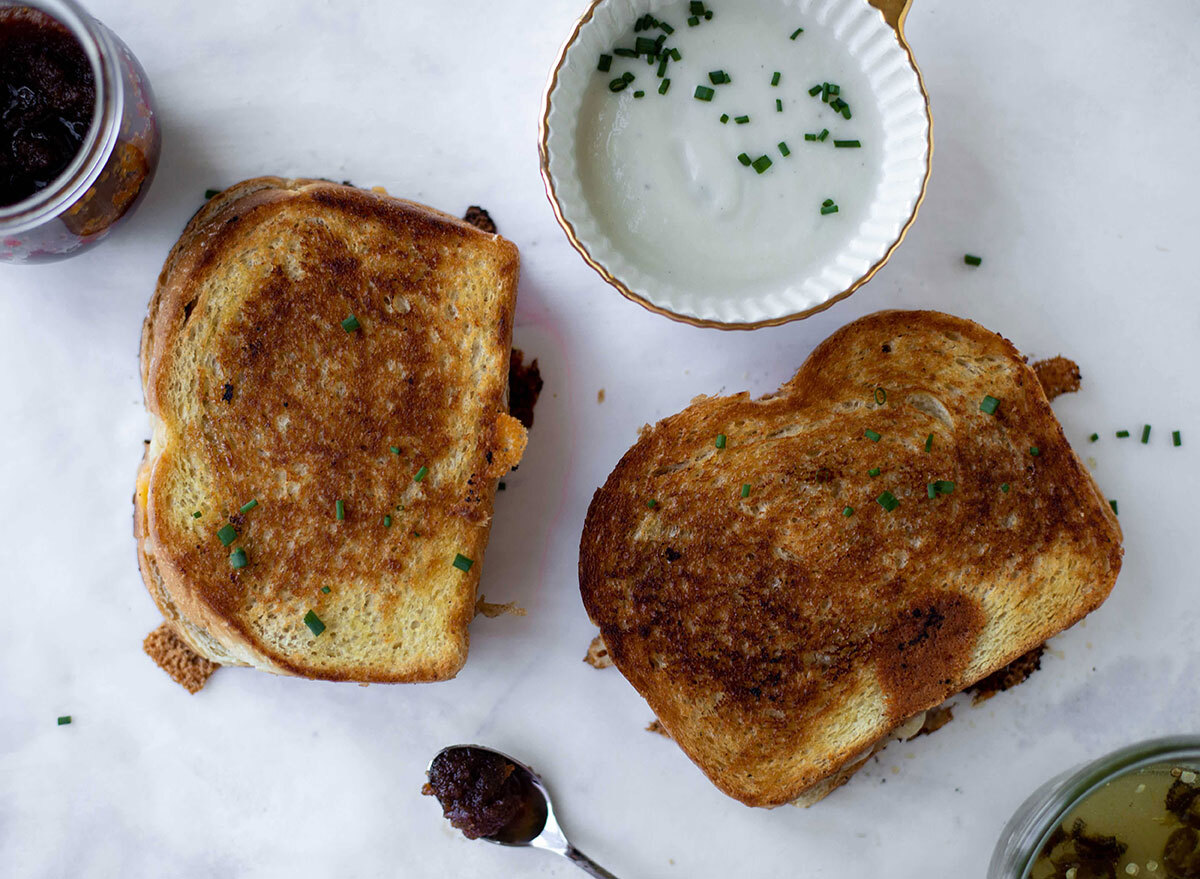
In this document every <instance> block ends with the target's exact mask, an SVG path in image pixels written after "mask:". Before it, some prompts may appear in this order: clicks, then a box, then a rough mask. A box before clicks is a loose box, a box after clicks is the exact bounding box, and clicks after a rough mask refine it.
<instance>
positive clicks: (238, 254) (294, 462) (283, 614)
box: [135, 177, 525, 682]
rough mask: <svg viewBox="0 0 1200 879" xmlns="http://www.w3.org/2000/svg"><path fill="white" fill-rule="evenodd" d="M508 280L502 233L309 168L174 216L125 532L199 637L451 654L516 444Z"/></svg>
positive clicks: (273, 657)
mask: <svg viewBox="0 0 1200 879" xmlns="http://www.w3.org/2000/svg"><path fill="white" fill-rule="evenodd" d="M517 274H518V255H517V249H516V247H514V246H513V245H512V244H511V243H509V242H508V241H506V240H504V239H503V238H500V237H498V236H496V235H489V234H486V233H484V232H481V231H479V230H478V229H475V228H473V227H472V226H470V225H468V224H467V223H465V222H463V221H461V220H458V219H456V218H454V217H451V216H449V215H447V214H443V213H441V212H440V211H435V210H433V209H431V208H427V207H424V206H422V205H417V204H414V203H412V202H406V201H402V200H400V199H394V198H389V197H387V196H386V195H381V194H376V193H374V192H366V191H363V190H359V189H355V188H353V187H350V186H345V185H339V184H335V183H329V182H324V181H315V180H283V179H280V178H276V177H263V178H258V179H255V180H248V181H245V182H243V183H240V184H238V185H236V186H234V187H232V188H230V189H228V190H226V191H225V192H222V193H220V194H219V195H217V196H215V197H214V198H212V199H211V200H210V201H209V202H208V203H207V204H205V206H204V207H203V208H201V210H200V211H199V213H198V214H197V215H196V216H195V217H193V218H192V220H191V221H190V222H189V223H188V226H187V228H186V229H185V230H184V232H183V235H182V237H181V238H180V240H179V242H178V243H177V244H176V245H175V247H174V248H173V249H172V251H171V253H170V255H169V256H168V258H167V261H166V265H165V266H164V268H163V272H162V275H161V276H160V278H159V283H158V288H157V290H156V291H155V294H154V297H153V299H152V300H151V303H150V308H149V316H148V317H147V320H146V323H145V328H144V331H143V336H142V379H143V385H144V388H145V394H146V407H147V409H148V410H149V413H150V416H151V421H152V424H153V439H152V441H151V445H150V447H149V449H148V450H147V453H146V456H145V459H144V461H143V465H142V468H141V470H140V472H139V477H138V490H137V492H136V495H135V531H136V534H137V538H138V556H139V561H140V564H141V569H142V574H143V577H144V579H145V581H146V585H147V587H148V589H149V590H150V593H151V595H152V596H153V597H154V599H155V601H156V602H157V604H158V606H159V608H160V609H161V610H162V612H163V614H164V616H165V617H166V618H167V621H168V622H169V623H170V624H171V626H172V628H173V629H174V630H175V632H176V633H178V635H179V636H180V637H182V638H183V639H184V640H185V641H187V643H188V644H189V646H191V647H192V648H193V649H194V650H196V652H197V653H199V654H200V655H201V656H204V657H206V658H207V659H210V660H212V661H214V662H218V663H222V664H232V665H238V664H241V665H253V666H256V667H258V668H261V669H264V670H267V671H272V672H276V673H279V674H290V675H300V676H305V677H314V678H324V679H328V680H353V681H360V682H368V681H370V682H374V681H379V682H398V681H433V680H442V679H445V678H449V677H452V676H453V675H454V674H455V673H456V672H457V671H458V669H459V668H460V667H461V666H462V664H463V662H464V660H465V659H466V655H467V646H468V635H467V625H468V623H469V622H470V621H471V618H472V616H473V615H474V612H475V596H476V588H477V584H478V581H479V573H480V570H481V568H482V563H483V557H484V548H485V546H486V544H487V538H488V532H489V529H490V526H491V517H492V502H493V498H494V493H495V487H496V480H497V478H498V477H499V476H501V475H503V474H504V473H505V472H507V470H508V469H509V468H510V467H511V466H512V465H514V464H515V463H516V462H517V461H518V460H519V458H520V455H521V452H522V450H523V448H524V443H525V431H524V428H522V427H521V425H520V424H519V423H518V422H517V421H516V420H515V419H513V418H511V417H510V416H509V415H508V414H507V397H506V394H507V377H508V361H509V351H510V347H511V334H512V319H513V308H514V304H515V299H516V291H517ZM251 501H255V502H256V504H255V505H253V506H252V508H248V509H244V508H243V507H244V506H245V505H247V504H248V503H249V502H251ZM339 508H340V510H341V513H342V514H343V515H342V517H341V518H340V519H339V516H338V510H339ZM196 514H199V515H198V516H197V515H196ZM224 526H229V527H230V528H231V529H232V533H233V534H234V535H235V539H234V540H233V541H232V542H231V543H230V545H229V546H225V545H223V542H222V540H221V539H219V537H218V530H219V529H221V528H222V527H224ZM238 550H242V551H243V552H244V554H245V560H246V562H247V563H246V565H245V566H243V567H236V566H235V565H234V564H232V562H233V561H236V560H238V559H234V558H233V557H231V553H236V552H237V551H238ZM310 614H311V616H309V615H310ZM306 617H307V618H308V620H309V623H306V622H305V620H306Z"/></svg>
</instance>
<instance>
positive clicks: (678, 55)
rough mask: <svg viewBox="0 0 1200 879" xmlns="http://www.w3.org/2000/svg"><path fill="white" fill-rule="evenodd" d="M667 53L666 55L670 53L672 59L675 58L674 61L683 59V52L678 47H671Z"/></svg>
mask: <svg viewBox="0 0 1200 879" xmlns="http://www.w3.org/2000/svg"><path fill="white" fill-rule="evenodd" d="M667 54H668V55H670V56H671V58H672V59H673V60H675V61H682V60H683V53H682V52H680V51H679V50H678V49H672V50H671V51H670V52H668V53H667Z"/></svg>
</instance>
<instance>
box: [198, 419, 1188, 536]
mask: <svg viewBox="0 0 1200 879" xmlns="http://www.w3.org/2000/svg"><path fill="white" fill-rule="evenodd" d="M1175 435H1176V436H1178V435H1179V431H1175ZM1175 445H1179V443H1175ZM192 518H193V519H199V518H200V511H199V510H196V512H194V513H192Z"/></svg>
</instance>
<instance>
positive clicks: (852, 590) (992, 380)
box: [579, 311, 1122, 806]
mask: <svg viewBox="0 0 1200 879" xmlns="http://www.w3.org/2000/svg"><path fill="white" fill-rule="evenodd" d="M988 397H991V398H994V399H996V400H997V401H998V404H997V407H996V409H995V412H994V413H993V414H989V413H988V412H986V411H981V408H980V407H981V403H983V402H984V400H985V399H986V398H988ZM990 407H991V404H990V402H989V403H988V404H987V406H985V407H984V408H990ZM719 435H723V436H724V437H726V439H725V440H723V441H721V442H718V436H719ZM719 446H723V448H722V447H719ZM1034 450H1036V451H1034ZM875 468H878V475H876V476H872V475H871V472H872V471H873V470H874V469H875ZM939 482H940V483H942V484H941V485H937V483H939ZM950 482H953V483H954V485H953V487H952V488H951V486H950V485H949V483H950ZM931 484H934V488H933V489H930V487H929V486H930V485H931ZM744 486H748V488H745V489H744V488H743V487H744ZM930 491H933V493H934V495H935V496H934V497H930V496H929V494H930ZM885 492H888V493H889V494H888V495H885V494H884V493H885ZM879 498H882V499H883V502H882V503H881V502H880V501H879V500H877V499H879ZM891 498H894V500H895V502H896V504H897V505H896V506H895V507H894V509H891V510H890V511H889V510H888V509H887V508H885V504H886V505H887V506H888V507H891V506H892V501H891ZM1121 553H1122V550H1121V532H1120V529H1119V528H1118V526H1117V522H1116V519H1115V518H1114V516H1113V513H1112V510H1111V509H1110V508H1109V506H1108V504H1107V503H1105V501H1104V498H1103V497H1102V496H1101V494H1100V492H1099V490H1098V489H1097V488H1096V486H1095V484H1094V483H1093V481H1092V479H1091V477H1090V476H1089V475H1088V473H1087V471H1086V470H1085V469H1084V468H1083V466H1082V465H1081V464H1080V462H1079V460H1078V459H1077V458H1076V456H1075V454H1074V453H1073V452H1072V451H1071V448H1070V446H1069V445H1068V444H1067V441H1066V439H1065V438H1064V436H1063V432H1062V429H1061V427H1060V426H1059V424H1058V422H1057V421H1056V420H1055V418H1054V414H1053V413H1052V412H1051V410H1050V406H1049V404H1048V403H1047V401H1046V396H1045V394H1044V393H1043V392H1042V388H1041V386H1040V385H1039V383H1038V380H1037V377H1036V376H1035V375H1034V374H1033V372H1032V371H1031V370H1030V368H1029V367H1028V366H1026V365H1025V363H1024V361H1023V360H1022V358H1021V355H1020V354H1019V353H1018V352H1017V350H1016V349H1015V348H1014V347H1013V346H1012V345H1011V344H1010V343H1009V342H1008V341H1006V340H1005V339H1003V338H1001V337H1000V336H998V335H995V334H993V333H990V332H988V331H986V330H984V329H983V328H982V327H980V326H978V325H977V324H974V323H972V322H970V321H967V320H962V319H959V318H955V317H951V316H949V315H945V314H939V313H936V312H900V311H892V312H881V313H878V314H874V315H871V316H868V317H865V318H863V319H861V320H858V321H855V322H854V323H852V324H850V325H849V326H847V327H845V328H843V329H842V330H840V331H838V332H837V333H835V334H834V335H833V336H831V337H830V338H829V339H827V340H826V341H825V342H824V343H822V344H821V345H820V346H818V348H817V349H816V350H815V351H814V352H813V354H812V356H811V357H809V359H808V361H807V362H806V363H805V364H804V366H802V367H801V369H800V370H799V372H797V373H796V375H795V377H794V378H792V380H791V381H789V382H788V383H787V384H785V385H784V386H783V387H782V388H780V390H779V391H778V392H777V393H775V394H772V395H769V396H767V397H763V398H761V399H758V400H751V399H750V397H749V396H748V395H747V394H744V393H743V394H738V395H735V396H730V397H700V398H698V399H697V400H695V401H694V402H693V403H692V405H691V406H689V407H688V408H687V409H685V410H684V411H683V412H680V413H679V414H678V415H674V416H671V417H670V418H667V419H664V420H663V421H661V422H659V423H658V424H657V425H655V426H654V427H653V428H648V429H647V430H645V431H644V432H643V434H642V437H641V438H640V439H639V441H638V442H637V443H636V444H635V445H634V446H633V448H631V449H630V450H629V451H628V452H627V453H626V454H625V456H624V457H623V458H622V459H621V462H620V463H619V464H618V465H617V467H616V469H615V470H614V471H613V473H612V475H611V476H610V477H609V478H608V481H607V482H606V483H605V485H604V487H603V488H601V489H600V490H599V491H597V492H596V495H595V498H594V499H593V500H592V504H591V508H590V509H589V510H588V515H587V521H586V524H585V527H584V532H583V538H582V543H581V547H580V560H579V580H580V589H581V592H582V595H583V602H584V605H585V607H586V608H587V612H588V614H589V615H590V616H591V618H592V620H593V621H594V622H595V623H596V624H597V625H599V627H600V630H601V634H602V636H603V638H604V643H605V644H606V645H607V647H608V650H609V652H610V653H611V655H612V657H613V660H614V661H615V663H616V665H617V667H618V668H619V669H620V670H621V672H622V673H623V674H624V675H625V677H626V678H628V679H629V681H630V682H631V683H632V684H633V685H634V687H636V688H637V690H638V691H639V692H640V693H641V694H642V695H643V696H644V697H645V698H646V700H647V702H649V704H650V707H651V708H652V709H653V710H654V713H655V714H656V715H657V716H658V718H659V719H660V720H661V721H662V724H663V725H664V726H665V727H666V729H667V731H668V732H669V733H670V734H671V736H672V738H674V739H675V741H677V742H678V743H679V745H680V747H682V748H683V750H684V751H685V752H686V753H687V755H688V756H689V757H690V758H691V759H692V760H693V761H694V762H695V763H696V764H698V765H699V767H700V768H701V769H702V770H703V771H704V772H705V773H706V774H707V775H708V777H709V778H710V779H711V780H712V781H713V782H714V783H715V784H716V785H717V787H719V788H720V789H721V790H722V791H724V792H725V793H727V794H729V795H730V796H732V797H735V798H736V799H738V800H740V801H742V802H743V803H746V804H748V805H752V806H775V805H780V804H783V803H787V802H790V801H793V800H796V799H797V798H798V797H800V796H801V795H802V794H804V793H805V792H806V791H810V789H814V788H816V787H817V786H818V785H822V783H823V782H824V783H825V784H824V785H823V787H825V788H828V787H830V786H831V785H832V784H834V783H836V781H837V780H838V778H837V776H838V773H839V770H842V769H844V768H845V767H848V766H852V765H853V764H854V762H855V761H856V759H861V757H862V756H863V755H866V754H869V753H870V751H871V749H872V747H873V746H874V745H875V743H877V742H879V741H880V740H882V739H884V738H885V737H886V736H887V735H888V734H889V733H891V732H892V731H893V730H895V729H897V728H898V727H900V726H901V725H902V724H903V723H904V722H905V720H906V719H908V718H912V717H913V716H914V715H916V714H918V713H919V712H921V711H924V710H925V709H928V708H931V707H933V706H935V705H938V704H939V703H941V702H942V701H944V700H945V699H946V698H947V697H948V696H950V695H952V694H954V693H956V692H958V691H960V690H962V689H963V688H964V687H966V686H967V685H969V684H971V683H973V682H974V681H977V680H979V679H980V678H983V677H984V676H985V675H988V674H989V673H991V672H993V671H995V670H996V669H998V668H1001V667H1002V666H1004V665H1005V664H1007V663H1009V662H1011V661H1012V660H1013V659H1015V658H1016V657H1018V656H1020V655H1021V654H1022V653H1025V652H1026V651H1028V650H1030V649H1031V648H1033V647H1035V646H1036V645H1038V644H1041V643H1042V642H1043V641H1045V640H1046V639H1047V638H1048V637H1050V636H1051V635H1053V634H1055V633H1057V632H1059V631H1061V630H1062V629H1064V628H1066V627H1067V626H1070V625H1071V624H1072V623H1074V622H1076V621H1077V620H1079V619H1080V618H1082V617H1083V616H1084V615H1085V614H1087V613H1088V612H1090V611H1092V610H1094V609H1095V608H1096V607H1098V606H1099V605H1100V603H1101V602H1102V601H1104V599H1105V598H1106V597H1107V596H1108V594H1109V591H1110V590H1111V589H1112V586H1113V583H1114V581H1115V580H1116V577H1117V572H1118V570H1119V569H1120V565H1121ZM827 780H828V782H827ZM819 789H820V788H818V790H819Z"/></svg>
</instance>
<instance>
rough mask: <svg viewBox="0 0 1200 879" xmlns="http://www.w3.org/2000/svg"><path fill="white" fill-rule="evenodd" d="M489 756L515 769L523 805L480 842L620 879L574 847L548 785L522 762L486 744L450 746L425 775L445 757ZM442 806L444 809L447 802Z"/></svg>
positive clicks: (609, 878) (606, 877) (437, 756)
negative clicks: (543, 854)
mask: <svg viewBox="0 0 1200 879" xmlns="http://www.w3.org/2000/svg"><path fill="white" fill-rule="evenodd" d="M489 757H490V758H493V759H499V760H503V761H505V762H507V763H508V764H510V765H511V766H512V767H513V774H514V775H516V778H517V782H518V785H519V790H520V798H521V803H520V807H519V808H518V810H517V812H516V813H515V814H514V815H513V816H512V817H511V818H510V819H509V820H508V821H506V822H505V824H504V825H503V826H502V827H501V828H500V829H499V830H497V831H496V832H495V833H492V834H490V835H487V836H480V837H479V839H482V840H484V841H486V842H491V843H495V844H496V845H504V846H511V847H520V848H539V849H543V850H545V851H548V852H553V853H554V854H556V855H560V856H562V857H564V858H566V859H567V860H569V861H571V862H572V863H573V864H575V865H576V866H577V867H579V868H580V869H581V870H583V871H584V872H585V873H587V874H588V875H590V876H598V877H600V879H617V877H616V876H614V875H613V874H612V873H610V872H609V871H608V870H605V869H604V868H603V867H601V866H600V865H599V864H597V863H596V862H595V861H593V860H592V859H591V858H589V857H588V856H587V855H585V854H584V853H583V852H581V851H580V850H579V849H577V848H576V847H575V846H574V845H572V844H571V842H570V840H568V839H567V836H566V834H565V833H563V830H562V827H561V826H560V825H559V823H558V817H557V816H556V815H555V814H554V803H553V801H552V800H551V799H550V791H549V790H547V788H546V785H545V782H543V781H542V779H541V777H540V776H539V775H538V774H537V773H536V772H534V771H533V770H532V769H531V768H529V767H528V766H526V765H525V764H524V763H522V762H521V761H520V760H517V759H515V758H514V757H511V756H509V755H508V754H505V753H504V752H503V751H497V750H496V749H495V748H487V747H484V746H483V745H451V746H449V747H447V748H442V750H440V751H438V753H437V754H436V755H435V756H434V758H433V759H432V760H431V761H429V766H428V768H427V769H426V773H427V774H430V773H432V771H433V767H434V764H435V763H437V762H438V760H439V759H442V758H450V759H455V758H463V759H464V760H467V759H473V760H481V759H487V758H489ZM431 778H432V775H431ZM435 792H436V791H435ZM439 801H440V797H439ZM442 805H443V808H445V803H444V802H443V803H442Z"/></svg>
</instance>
